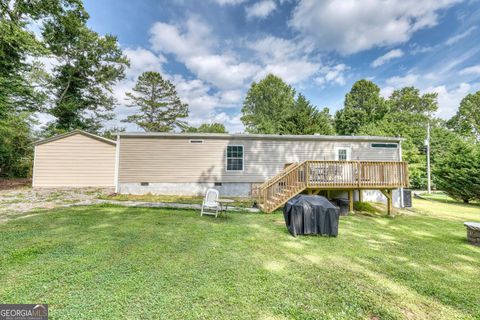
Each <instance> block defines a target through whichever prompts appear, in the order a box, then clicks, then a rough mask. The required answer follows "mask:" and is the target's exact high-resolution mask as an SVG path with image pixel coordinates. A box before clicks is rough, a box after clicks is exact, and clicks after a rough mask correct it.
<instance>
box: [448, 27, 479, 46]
mask: <svg viewBox="0 0 480 320" xmlns="http://www.w3.org/2000/svg"><path fill="white" fill-rule="evenodd" d="M475 29H477V27H476V26H473V27H470V28H468V29H467V30H466V31H464V32H462V33H459V34H457V35H454V36H452V37H450V38H448V39H447V41H445V43H446V44H447V45H449V46H450V45H452V44H455V43H457V42H458V41H460V40H462V39H464V38H466V37H468V36H469V35H470V34H471V33H472V32H473V31H474V30H475Z"/></svg>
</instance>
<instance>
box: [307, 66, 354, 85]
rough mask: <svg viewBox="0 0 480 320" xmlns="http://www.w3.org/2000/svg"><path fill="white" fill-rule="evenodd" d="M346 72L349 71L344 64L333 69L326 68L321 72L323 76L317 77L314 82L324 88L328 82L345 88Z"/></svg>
mask: <svg viewBox="0 0 480 320" xmlns="http://www.w3.org/2000/svg"><path fill="white" fill-rule="evenodd" d="M346 70H348V66H347V65H345V64H343V63H342V64H337V65H335V66H333V67H324V68H322V70H321V72H322V73H323V75H321V76H319V77H316V78H315V79H314V81H315V83H317V84H318V85H320V86H323V85H325V84H326V83H328V82H333V83H336V84H339V85H341V86H343V85H345V71H346Z"/></svg>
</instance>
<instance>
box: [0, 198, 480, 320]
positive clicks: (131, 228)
mask: <svg viewBox="0 0 480 320" xmlns="http://www.w3.org/2000/svg"><path fill="white" fill-rule="evenodd" d="M414 205H415V207H416V208H417V209H416V212H412V213H408V214H405V215H402V216H397V217H395V218H393V219H392V218H388V217H382V216H380V217H378V216H375V217H372V216H367V215H355V216H349V217H342V218H341V222H340V232H339V236H338V238H327V237H316V236H308V237H298V238H293V237H292V236H290V235H289V234H288V233H287V231H286V228H285V226H284V224H283V216H282V215H281V214H279V213H276V214H270V215H265V214H246V213H232V214H230V215H229V217H228V219H226V220H225V219H215V218H212V217H200V216H199V214H198V212H196V211H193V210H168V209H153V208H144V209H139V208H125V207H115V206H92V207H75V208H68V209H57V210H51V211H43V212H42V211H39V212H37V214H36V215H31V214H30V216H28V217H23V218H18V219H15V220H12V221H9V222H7V223H3V224H0V243H1V246H0V257H1V260H0V283H1V285H0V303H48V304H49V312H50V316H51V318H52V319H118V318H127V319H139V318H144V319H154V318H160V319H162V318H163V319H196V318H204V319H478V318H480V247H474V246H471V245H469V244H467V243H466V240H465V238H466V232H465V228H464V226H463V222H464V221H468V220H474V221H480V207H479V206H474V205H470V206H468V205H460V204H452V203H440V202H435V201H425V200H415V203H414Z"/></svg>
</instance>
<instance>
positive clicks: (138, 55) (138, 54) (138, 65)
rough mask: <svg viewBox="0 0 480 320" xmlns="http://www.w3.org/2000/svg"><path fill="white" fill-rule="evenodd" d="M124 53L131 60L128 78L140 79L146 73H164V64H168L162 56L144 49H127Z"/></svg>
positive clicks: (127, 71)
mask: <svg viewBox="0 0 480 320" xmlns="http://www.w3.org/2000/svg"><path fill="white" fill-rule="evenodd" d="M123 53H124V54H125V55H126V56H127V57H128V59H129V60H130V68H128V69H127V70H126V73H127V74H126V76H127V78H130V77H138V76H139V75H140V74H142V73H143V72H145V71H157V72H162V64H163V63H165V62H166V60H165V58H164V57H163V56H162V55H156V54H154V53H153V52H152V51H150V50H147V49H143V48H136V49H132V48H127V49H125V50H123Z"/></svg>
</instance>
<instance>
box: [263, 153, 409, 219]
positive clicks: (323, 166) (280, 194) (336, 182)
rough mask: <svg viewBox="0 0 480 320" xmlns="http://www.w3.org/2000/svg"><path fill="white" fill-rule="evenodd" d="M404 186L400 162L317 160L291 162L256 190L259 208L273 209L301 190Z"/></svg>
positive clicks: (404, 169) (404, 171) (404, 165)
mask: <svg viewBox="0 0 480 320" xmlns="http://www.w3.org/2000/svg"><path fill="white" fill-rule="evenodd" d="M401 187H408V168H407V163H406V162H402V161H388V162H380V161H317V160H307V161H303V162H301V163H295V164H291V165H289V166H288V167H286V168H285V169H284V170H283V171H282V172H280V173H279V174H277V175H275V176H274V177H272V178H271V179H269V180H268V181H266V182H264V183H263V184H262V185H260V186H259V187H258V189H257V193H258V195H257V196H258V200H259V203H260V205H261V206H262V208H263V209H264V210H265V211H267V212H270V211H273V210H275V209H276V208H278V207H279V206H281V205H283V204H284V203H285V202H286V201H287V200H288V199H290V198H291V197H293V196H295V195H296V194H298V193H300V192H302V191H303V190H305V189H324V190H329V189H337V190H342V189H343V190H351V189H395V188H401Z"/></svg>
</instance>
